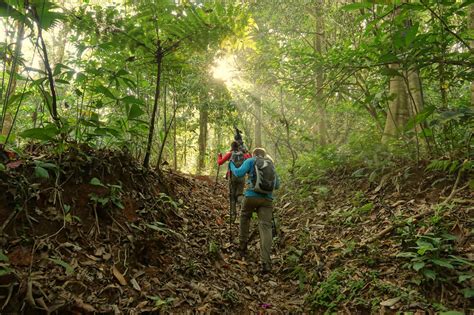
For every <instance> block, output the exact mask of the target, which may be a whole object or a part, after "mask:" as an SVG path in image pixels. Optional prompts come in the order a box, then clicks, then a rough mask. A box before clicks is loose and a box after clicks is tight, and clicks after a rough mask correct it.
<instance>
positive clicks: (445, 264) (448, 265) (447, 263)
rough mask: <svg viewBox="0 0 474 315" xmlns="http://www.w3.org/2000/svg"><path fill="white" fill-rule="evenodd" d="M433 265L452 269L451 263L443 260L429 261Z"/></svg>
mask: <svg viewBox="0 0 474 315" xmlns="http://www.w3.org/2000/svg"><path fill="white" fill-rule="evenodd" d="M431 261H432V262H433V264H435V265H438V266H441V267H446V268H449V269H454V266H453V265H451V263H450V262H449V261H447V260H445V259H432V260H431Z"/></svg>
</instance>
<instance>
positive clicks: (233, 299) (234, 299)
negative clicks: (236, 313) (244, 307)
mask: <svg viewBox="0 0 474 315" xmlns="http://www.w3.org/2000/svg"><path fill="white" fill-rule="evenodd" d="M222 299H223V300H224V301H225V302H227V303H230V304H231V305H236V304H237V303H239V297H238V295H237V293H236V292H235V291H234V289H228V290H224V291H223V292H222Z"/></svg>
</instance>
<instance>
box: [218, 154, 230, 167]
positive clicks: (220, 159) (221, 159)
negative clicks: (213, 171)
mask: <svg viewBox="0 0 474 315" xmlns="http://www.w3.org/2000/svg"><path fill="white" fill-rule="evenodd" d="M231 155H232V152H227V153H226V154H225V155H224V156H222V155H219V156H218V157H217V164H219V165H222V164H224V163H225V162H227V161H228V160H229V159H230V156H231Z"/></svg>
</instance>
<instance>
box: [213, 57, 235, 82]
mask: <svg viewBox="0 0 474 315" xmlns="http://www.w3.org/2000/svg"><path fill="white" fill-rule="evenodd" d="M211 73H212V76H213V77H214V79H217V80H222V81H224V83H225V84H226V85H232V83H233V81H235V80H236V79H237V77H238V70H237V69H236V65H235V57H234V56H232V55H227V56H224V57H220V58H218V59H216V60H215V61H214V64H213V66H212V67H211Z"/></svg>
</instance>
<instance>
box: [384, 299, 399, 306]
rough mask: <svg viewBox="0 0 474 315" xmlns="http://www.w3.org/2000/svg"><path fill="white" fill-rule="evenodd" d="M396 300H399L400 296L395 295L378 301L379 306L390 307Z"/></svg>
mask: <svg viewBox="0 0 474 315" xmlns="http://www.w3.org/2000/svg"><path fill="white" fill-rule="evenodd" d="M398 301H400V297H396V298H393V299H388V300H385V301H382V302H380V305H381V306H387V307H392V306H394V305H395V304H396V303H397V302H398Z"/></svg>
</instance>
